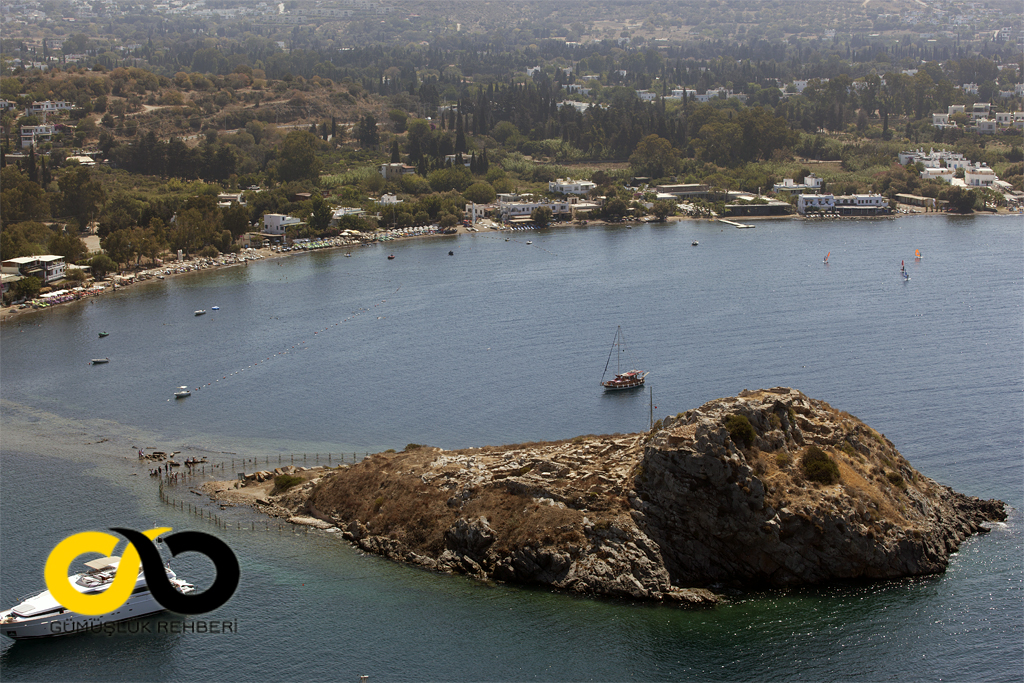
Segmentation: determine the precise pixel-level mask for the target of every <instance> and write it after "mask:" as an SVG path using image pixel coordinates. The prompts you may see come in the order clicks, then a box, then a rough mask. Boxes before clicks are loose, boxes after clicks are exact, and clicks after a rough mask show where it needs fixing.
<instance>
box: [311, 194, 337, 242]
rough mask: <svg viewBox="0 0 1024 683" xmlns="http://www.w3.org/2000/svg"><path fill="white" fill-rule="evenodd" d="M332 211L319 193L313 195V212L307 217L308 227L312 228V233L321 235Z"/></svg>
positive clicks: (327, 224) (329, 220)
mask: <svg viewBox="0 0 1024 683" xmlns="http://www.w3.org/2000/svg"><path fill="white" fill-rule="evenodd" d="M333 213H334V212H333V211H331V207H330V205H329V204H328V203H327V201H326V200H325V199H324V198H323V197H322V196H321V195H320V194H319V193H317V194H314V195H313V213H312V214H311V215H310V217H309V227H310V228H312V229H313V234H315V235H321V234H323V233H324V232H325V231H326V230H327V228H328V226H330V224H331V216H332V215H333Z"/></svg>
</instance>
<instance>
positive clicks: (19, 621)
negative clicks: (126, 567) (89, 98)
mask: <svg viewBox="0 0 1024 683" xmlns="http://www.w3.org/2000/svg"><path fill="white" fill-rule="evenodd" d="M120 564H121V558H120V557H104V558H100V559H98V560H90V561H89V562H86V563H85V566H86V567H88V570H87V571H84V572H81V573H79V574H74V575H72V576H70V577H68V581H69V582H70V583H71V586H72V588H74V589H75V590H76V591H78V592H79V593H84V594H91V593H101V592H103V591H105V590H107V589H108V588H109V587H110V584H112V583H113V582H114V577H115V576H116V574H117V569H118V567H119V566H120ZM165 571H166V572H167V579H168V580H169V581H170V582H171V585H172V586H173V587H174V588H175V589H176V590H178V591H179V592H180V593H184V594H188V593H191V592H192V591H193V590H195V586H193V585H192V584H190V583H188V582H186V581H183V580H181V579H179V578H178V577H177V576H176V575H175V573H174V572H173V571H171V569H170V568H169V567H166V568H165ZM163 610H164V607H163V605H161V604H160V603H159V602H157V601H156V598H154V597H153V594H152V593H150V592H149V588H148V586H147V585H146V577H145V574H144V573H143V572H142V571H140V572H139V575H138V577H137V578H136V579H135V589H134V590H133V591H132V593H131V595H130V596H129V597H128V599H127V600H125V602H124V604H123V605H121V606H120V607H118V608H117V609H116V610H114V611H113V612H107V613H106V614H99V615H84V614H78V613H77V612H72V611H71V610H68V609H66V608H65V607H64V606H63V605H61V604H60V603H59V602H57V599H56V598H54V597H53V595H52V594H51V593H50V591H49V590H45V591H43V592H42V593H38V594H36V595H30V596H26V597H25V598H22V599H21V601H20V602H19V603H18V604H17V605H15V606H14V607H12V608H11V609H9V610H6V611H4V612H0V633H2V634H3V635H5V636H7V637H8V638H12V639H14V640H22V639H27V638H50V637H53V636H64V635H70V634H74V633H83V632H86V631H90V630H92V629H95V628H96V627H98V626H102V625H103V624H112V623H116V622H120V621H128V620H129V619H138V618H139V617H144V616H146V615H147V614H154V613H156V612H162V611H163Z"/></svg>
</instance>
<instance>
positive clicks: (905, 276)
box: [900, 261, 910, 282]
mask: <svg viewBox="0 0 1024 683" xmlns="http://www.w3.org/2000/svg"><path fill="white" fill-rule="evenodd" d="M900 275H902V276H903V281H904V282H906V281H907V280H909V279H910V273H908V272H907V266H906V265H905V264H904V262H903V261H900Z"/></svg>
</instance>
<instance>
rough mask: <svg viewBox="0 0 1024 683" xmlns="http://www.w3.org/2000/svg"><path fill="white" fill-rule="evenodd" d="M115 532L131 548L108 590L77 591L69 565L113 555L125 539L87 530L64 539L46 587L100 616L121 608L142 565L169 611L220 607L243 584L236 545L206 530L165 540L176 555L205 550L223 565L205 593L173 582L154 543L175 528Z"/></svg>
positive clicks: (69, 604) (74, 607)
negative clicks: (85, 557) (86, 558)
mask: <svg viewBox="0 0 1024 683" xmlns="http://www.w3.org/2000/svg"><path fill="white" fill-rule="evenodd" d="M110 530H111V531H116V532H117V533H119V534H121V535H122V536H124V537H125V538H127V539H128V547H127V548H126V549H125V552H124V554H123V555H122V556H121V561H120V564H119V565H118V567H117V574H116V575H115V576H114V580H113V581H112V582H111V584H110V586H108V587H107V589H106V590H105V591H103V592H102V593H93V594H86V593H79V592H78V591H77V590H75V589H74V588H73V587H72V586H71V583H70V582H68V567H70V566H71V563H72V562H74V560H75V558H77V557H78V556H80V555H82V554H84V553H102V554H104V555H110V553H112V552H113V551H114V548H116V547H117V544H118V542H119V539H118V538H117V536H112V535H111V534H108V533H105V532H102V531H83V532H82V533H79V534H75V535H73V536H68V537H67V538H65V539H64V540H63V541H61V542H60V543H58V544H57V547H55V548H54V549H53V551H52V552H50V556H49V557H48V558H46V569H45V571H44V576H45V578H46V587H47V589H49V591H50V594H51V595H53V597H54V598H55V599H56V600H57V602H59V603H60V604H61V605H63V606H64V607H65V608H67V609H69V610H71V611H72V612H77V613H79V614H85V615H99V614H107V613H108V612H113V611H114V610H116V609H117V608H118V607H120V606H121V605H123V604H124V603H125V601H126V600H127V599H128V597H129V596H130V595H131V593H132V590H134V588H135V582H136V579H137V578H138V575H139V565H140V564H141V565H142V571H143V573H144V574H145V576H146V585H147V587H148V588H149V591H150V593H152V595H153V598H154V599H156V601H157V602H159V603H160V604H161V605H162V606H163V607H164V608H165V609H168V610H170V611H171V612H177V613H178V614H202V613H203V612H210V611H212V610H215V609H217V608H218V607H220V606H221V605H223V604H224V603H226V602H227V601H228V600H229V599H230V598H231V596H232V595H233V594H234V592H235V589H236V588H238V579H239V576H240V572H239V568H238V560H237V559H236V558H235V554H234V553H233V552H232V551H231V548H229V547H228V545H227V544H226V543H224V541H222V540H220V539H219V538H217V537H215V536H211V535H210V534H204V533H202V532H201V531H179V532H178V533H176V534H171V535H170V536H168V537H167V538H165V539H163V541H164V543H166V544H167V548H168V549H169V550H170V551H171V555H172V556H176V555H178V554H180V553H183V552H197V553H202V554H203V555H206V556H207V557H208V558H210V560H212V561H213V565H214V567H216V569H217V578H216V579H215V580H214V582H213V585H212V586H210V587H209V588H208V589H206V590H205V591H203V592H202V593H197V594H188V595H186V594H184V593H181V592H179V591H178V590H177V589H175V588H174V586H172V585H171V582H170V580H169V579H168V578H167V573H166V572H165V571H164V565H163V562H162V561H161V559H160V552H159V551H158V550H157V549H156V546H155V545H153V541H154V540H155V539H156V538H157V537H158V536H160V535H161V534H163V533H166V532H168V531H171V530H172V529H171V527H161V528H158V529H149V530H147V531H144V532H138V531H134V530H132V529H123V528H117V527H114V528H111V529H110Z"/></svg>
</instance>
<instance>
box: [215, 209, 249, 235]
mask: <svg viewBox="0 0 1024 683" xmlns="http://www.w3.org/2000/svg"><path fill="white" fill-rule="evenodd" d="M221 225H223V226H224V229H226V230H230V231H231V237H232V238H234V239H238V238H239V237H241V236H242V235H244V234H245V233H247V232H248V231H249V212H248V210H246V208H245V207H244V206H242V205H241V204H238V203H237V202H231V206H229V207H227V208H226V209H224V210H223V214H222V216H221Z"/></svg>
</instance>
